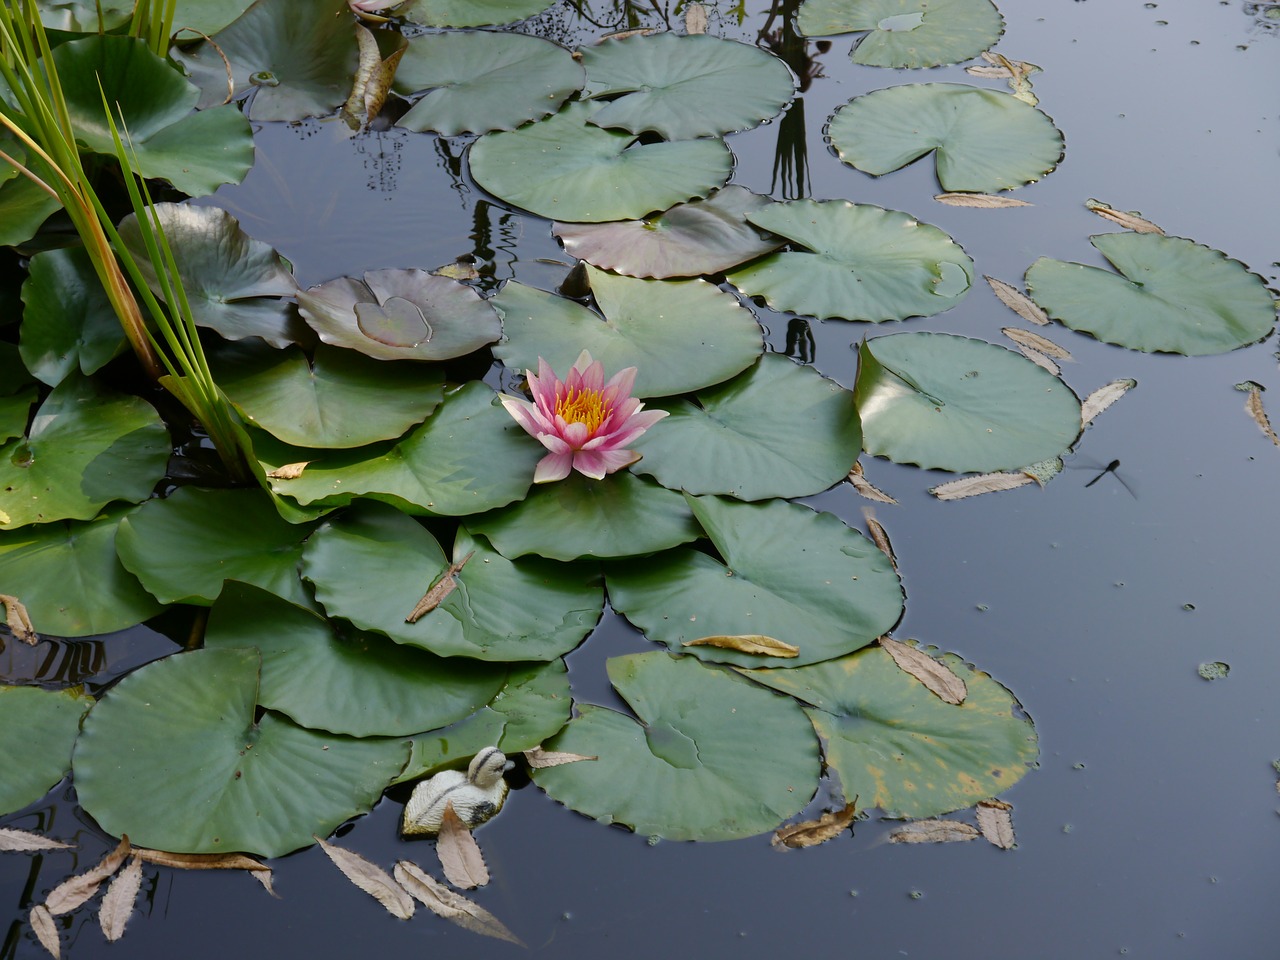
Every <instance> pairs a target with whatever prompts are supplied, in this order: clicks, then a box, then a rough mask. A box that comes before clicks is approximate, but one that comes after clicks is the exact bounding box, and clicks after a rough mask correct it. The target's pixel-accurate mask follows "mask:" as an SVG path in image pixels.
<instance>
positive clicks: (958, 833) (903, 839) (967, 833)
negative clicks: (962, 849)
mask: <svg viewBox="0 0 1280 960" xmlns="http://www.w3.org/2000/svg"><path fill="white" fill-rule="evenodd" d="M980 836H982V834H980V833H979V832H978V828H977V827H975V826H973V824H970V823H964V822H963V821H961V820H912V821H911V822H910V823H904V824H903V825H902V826H901V827H900V828H899V829H897V830H895V831H893V833H891V834H889V841H890V842H891V843H959V842H963V841H965V840H976V839H978V837H980Z"/></svg>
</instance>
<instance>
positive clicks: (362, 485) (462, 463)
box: [254, 381, 546, 517]
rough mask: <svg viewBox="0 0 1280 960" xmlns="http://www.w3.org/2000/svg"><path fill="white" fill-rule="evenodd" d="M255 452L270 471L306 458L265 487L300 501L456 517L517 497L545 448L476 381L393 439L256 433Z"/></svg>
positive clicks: (307, 503) (523, 491) (490, 507)
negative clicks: (324, 441)
mask: <svg viewBox="0 0 1280 960" xmlns="http://www.w3.org/2000/svg"><path fill="white" fill-rule="evenodd" d="M254 452H255V454H256V455H257V456H258V459H259V460H260V461H262V463H263V465H264V466H265V467H266V468H267V469H268V470H275V469H277V468H279V467H281V466H284V465H285V464H290V463H300V462H302V461H304V460H305V461H310V464H309V466H307V468H306V469H305V470H304V471H303V473H302V475H301V476H300V477H298V478H297V479H294V480H281V479H273V480H272V481H271V490H272V491H273V492H274V493H276V494H278V495H280V496H283V497H289V498H290V499H293V500H296V501H297V502H298V503H300V504H301V505H303V506H308V505H322V506H330V507H338V506H343V505H345V504H348V503H350V502H351V501H352V500H353V499H354V498H356V497H369V498H371V499H374V500H383V501H385V502H387V503H390V504H392V505H393V506H396V507H398V508H399V509H401V510H404V511H406V512H408V513H419V514H435V515H437V516H450V517H461V516H467V515H469V514H472V513H482V512H483V511H485V510H492V509H494V508H495V507H501V506H504V505H505V504H508V503H511V502H512V501H513V500H519V499H521V498H522V497H523V496H524V495H525V494H526V493H527V492H528V490H529V485H530V484H531V483H532V482H533V471H534V468H535V467H536V466H537V463H538V460H539V459H541V457H542V455H543V454H544V453H546V451H545V450H544V449H543V447H542V445H541V444H539V443H538V442H537V441H536V440H534V439H533V438H532V437H530V436H529V435H528V434H527V433H525V432H524V431H523V430H522V429H520V427H519V426H518V425H517V424H516V422H515V421H514V420H513V419H511V416H510V415H509V414H508V413H507V412H506V411H505V410H503V409H502V405H501V404H499V403H497V402H496V396H495V394H494V392H493V390H492V389H490V388H489V387H488V386H486V385H485V384H483V383H481V382H479V381H472V382H470V383H468V384H467V385H466V386H464V387H461V388H460V389H458V390H456V391H454V392H453V393H452V394H450V395H448V396H447V397H445V399H444V402H443V403H441V404H440V406H439V407H438V408H437V409H436V411H435V413H433V414H432V415H431V416H430V417H428V418H427V420H426V422H425V423H423V424H422V425H421V426H418V427H415V428H414V429H413V430H411V431H410V432H409V433H408V434H406V435H405V436H404V437H403V438H402V439H401V440H400V441H399V442H397V443H382V444H373V445H372V446H368V447H357V448H355V449H354V450H307V449H302V448H298V447H289V446H286V445H284V444H282V443H279V442H278V441H273V440H272V439H271V438H270V437H268V436H265V435H262V434H259V435H258V436H257V437H256V438H255V440H254Z"/></svg>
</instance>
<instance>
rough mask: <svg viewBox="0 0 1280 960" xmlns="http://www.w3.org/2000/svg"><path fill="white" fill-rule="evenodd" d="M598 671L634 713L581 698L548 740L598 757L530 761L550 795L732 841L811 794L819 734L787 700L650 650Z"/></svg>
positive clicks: (646, 824)
mask: <svg viewBox="0 0 1280 960" xmlns="http://www.w3.org/2000/svg"><path fill="white" fill-rule="evenodd" d="M608 671H609V680H610V681H611V682H612V683H613V686H614V689H615V690H617V692H618V694H619V695H620V696H621V697H622V698H623V699H624V700H625V701H626V702H627V704H628V705H629V706H630V707H631V709H632V710H634V711H635V715H636V718H637V719H632V718H631V717H629V716H626V715H625V714H622V713H618V712H616V711H614V710H608V709H605V708H604V707H597V706H592V705H589V704H587V705H583V706H580V707H579V708H578V709H579V716H577V717H576V718H574V719H573V720H570V721H569V725H568V726H567V727H565V729H564V731H563V732H562V733H560V734H559V735H558V736H557V737H555V739H553V740H552V741H551V742H550V743H548V744H547V748H548V749H550V750H563V751H567V752H570V753H580V754H583V755H586V756H596V757H599V759H598V760H592V761H589V762H582V763H569V764H565V765H563V766H559V767H547V768H544V769H539V770H534V771H533V779H534V782H535V783H537V784H538V786H540V787H541V788H542V789H543V790H545V791H546V792H547V793H548V794H550V795H551V796H552V797H553V798H554V799H556V800H559V801H560V802H561V803H563V804H565V805H566V806H568V807H570V808H572V809H573V810H576V811H578V812H579V813H582V814H585V815H586V816H588V817H593V818H595V819H596V820H599V821H601V822H603V823H620V824H624V825H626V826H628V827H630V828H631V829H633V830H635V831H636V832H637V833H640V834H648V835H650V836H661V837H666V838H668V839H671V840H734V839H737V838H740V837H749V836H752V835H753V834H757V833H763V832H764V831H766V830H771V829H773V828H774V827H776V826H777V825H778V824H779V823H781V822H782V821H784V820H786V819H787V818H789V817H791V816H793V815H794V814H796V813H798V812H799V811H800V810H801V809H803V808H804V806H805V805H806V804H807V803H808V802H809V799H810V797H812V796H813V792H814V790H815V789H816V787H817V785H818V774H819V771H820V765H819V762H818V743H817V740H816V738H815V737H814V735H813V730H812V728H810V727H808V725H807V724H806V723H805V722H804V713H803V712H802V711H801V710H800V708H799V707H798V706H797V705H796V703H795V702H794V701H789V700H787V699H784V698H780V697H776V696H773V695H768V693H767V691H765V690H761V689H760V688H758V687H754V688H753V687H752V685H751V684H749V683H747V682H745V681H743V680H741V679H740V678H738V677H736V676H734V675H733V674H732V673H729V672H727V671H724V670H719V669H716V668H714V667H707V666H705V665H703V664H701V663H699V662H698V661H697V660H693V659H690V658H687V657H685V658H678V659H677V658H673V657H671V656H670V655H668V654H667V653H665V652H659V651H655V652H653V653H640V654H632V655H630V656H626V657H613V658H612V659H610V660H609V662H608ZM637 720H638V722H637Z"/></svg>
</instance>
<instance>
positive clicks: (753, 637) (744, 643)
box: [684, 633, 800, 657]
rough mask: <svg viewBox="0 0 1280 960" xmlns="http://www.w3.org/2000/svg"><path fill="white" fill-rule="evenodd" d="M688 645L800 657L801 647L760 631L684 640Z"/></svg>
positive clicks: (763, 654) (765, 654) (775, 655)
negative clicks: (759, 632) (763, 634)
mask: <svg viewBox="0 0 1280 960" xmlns="http://www.w3.org/2000/svg"><path fill="white" fill-rule="evenodd" d="M684 646H686V647H720V648H722V649H724V650H737V651H738V652H739V653H751V654H756V655H758V656H761V657H798V656H800V648H799V647H797V646H793V645H792V644H790V643H785V642H783V641H782V640H776V639H774V638H773V637H766V636H762V635H761V634H758V633H743V634H738V635H736V636H714V637H699V638H698V639H697V640H686V641H684Z"/></svg>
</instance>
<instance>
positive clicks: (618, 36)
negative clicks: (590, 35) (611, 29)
mask: <svg viewBox="0 0 1280 960" xmlns="http://www.w3.org/2000/svg"><path fill="white" fill-rule="evenodd" d="M657 32H658V28H657V27H637V28H636V29H635V30H619V31H618V32H617V33H606V34H605V35H604V36H603V37H601V38H600V39H599V40H597V41H596V45H597V46H599V45H600V44H602V43H604V42H605V41H606V40H625V39H627V37H651V36H653V35H654V34H655V33H657Z"/></svg>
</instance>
